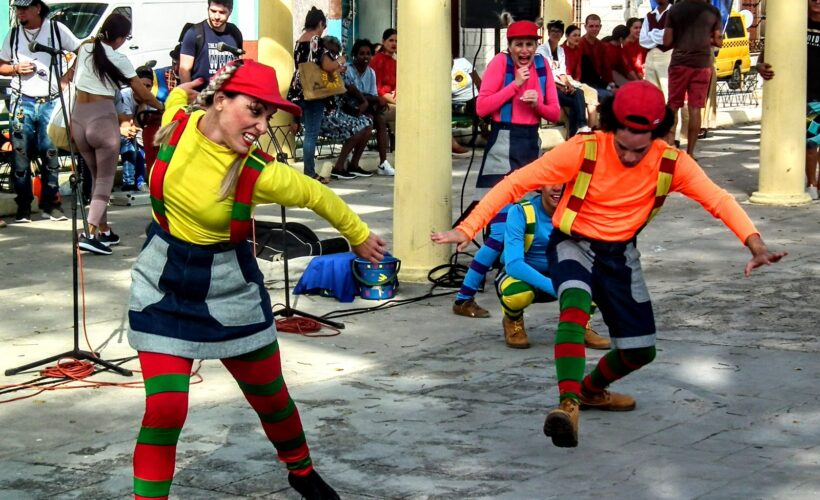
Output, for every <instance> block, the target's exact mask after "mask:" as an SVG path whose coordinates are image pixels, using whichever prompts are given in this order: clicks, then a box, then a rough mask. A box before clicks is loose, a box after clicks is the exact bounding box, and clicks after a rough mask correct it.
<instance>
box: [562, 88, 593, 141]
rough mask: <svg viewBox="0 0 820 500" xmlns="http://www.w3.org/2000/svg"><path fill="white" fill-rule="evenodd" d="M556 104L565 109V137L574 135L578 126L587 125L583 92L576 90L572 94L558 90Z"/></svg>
mask: <svg viewBox="0 0 820 500" xmlns="http://www.w3.org/2000/svg"><path fill="white" fill-rule="evenodd" d="M558 104H560V105H561V107H562V108H566V110H567V122H569V123H567V132H568V134H567V137H572V136H574V135H575V134H576V133H577V132H578V129H579V128H580V127H585V126H586V125H587V105H586V101H584V93H583V92H581V91H580V90H576V91H575V92H573V93H572V94H565V93H563V92H561V91H560V90H559V91H558Z"/></svg>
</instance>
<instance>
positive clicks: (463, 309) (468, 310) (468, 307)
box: [453, 299, 490, 318]
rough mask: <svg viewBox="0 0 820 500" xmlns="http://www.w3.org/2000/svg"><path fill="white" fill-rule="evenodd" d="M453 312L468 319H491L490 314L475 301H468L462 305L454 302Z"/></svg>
mask: <svg viewBox="0 0 820 500" xmlns="http://www.w3.org/2000/svg"><path fill="white" fill-rule="evenodd" d="M453 312H454V313H455V314H458V315H459V316H466V317H468V318H489V317H490V312H489V311H488V310H486V309H484V308H483V307H481V306H480V305H478V304H477V303H476V301H475V299H467V300H465V301H464V302H462V303H461V304H457V303H455V302H453Z"/></svg>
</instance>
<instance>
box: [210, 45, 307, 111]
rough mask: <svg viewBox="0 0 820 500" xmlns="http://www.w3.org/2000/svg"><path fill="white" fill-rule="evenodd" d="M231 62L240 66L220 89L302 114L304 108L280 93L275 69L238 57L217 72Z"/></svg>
mask: <svg viewBox="0 0 820 500" xmlns="http://www.w3.org/2000/svg"><path fill="white" fill-rule="evenodd" d="M231 64H239V65H240V66H239V68H237V70H236V71H235V72H234V74H233V75H231V78H230V79H229V80H228V81H227V82H225V83H223V84H222V87H220V88H219V90H223V91H225V92H237V93H239V94H245V95H248V96H251V97H255V98H257V99H259V100H260V101H262V102H266V103H268V104H272V105H273V106H275V107H276V108H278V109H281V110H283V111H287V112H288V113H290V114H292V115H294V116H300V115H301V114H302V108H300V107H299V106H298V105H296V104H293V103H292V102H290V101H288V100H286V99H283V98H282V96H281V95H279V82H278V81H277V79H276V70H275V69H273V68H271V67H270V66H267V65H265V64H262V63H259V62H256V61H254V60H253V59H236V60H234V61H231V62H230V63H228V64H226V65H225V66H224V67H223V68H222V69H220V70H219V72H217V74H219V73H220V72H222V71H223V70H224V69H225V68H227V67H228V66H229V65H231ZM214 78H216V75H214Z"/></svg>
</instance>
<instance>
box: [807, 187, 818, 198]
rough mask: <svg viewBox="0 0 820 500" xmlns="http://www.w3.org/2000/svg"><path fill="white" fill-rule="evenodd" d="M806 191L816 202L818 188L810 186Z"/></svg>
mask: <svg viewBox="0 0 820 500" xmlns="http://www.w3.org/2000/svg"><path fill="white" fill-rule="evenodd" d="M806 191H807V192H808V193H809V196H810V197H811V199H812V200H816V199H817V198H818V196H817V186H809V187H808V189H806Z"/></svg>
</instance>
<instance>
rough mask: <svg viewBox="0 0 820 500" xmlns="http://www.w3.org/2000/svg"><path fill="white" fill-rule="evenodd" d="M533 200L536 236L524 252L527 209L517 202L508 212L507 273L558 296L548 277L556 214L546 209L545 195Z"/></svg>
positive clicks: (505, 237) (505, 247) (506, 230)
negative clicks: (551, 236)
mask: <svg viewBox="0 0 820 500" xmlns="http://www.w3.org/2000/svg"><path fill="white" fill-rule="evenodd" d="M530 203H532V206H533V208H535V235H534V238H533V241H532V245H531V246H530V248H529V250H528V251H527V252H526V254H525V253H524V234H525V231H526V227H527V220H526V217H525V216H524V208H523V207H522V206H521V205H519V204H517V203H514V204H513V205H512V207H511V208H510V211H509V212H508V213H507V226H506V228H505V230H504V254H503V256H502V259H503V262H504V267H505V270H506V271H507V274H509V275H510V276H512V277H513V278H515V279H518V280H521V281H524V282H526V283H529V284H530V285H532V286H533V287H535V288H537V289H539V290H541V291H543V292H546V293H548V294H550V295H553V296H555V288H553V286H552V280H551V279H549V278H548V266H549V263H548V262H547V243H548V242H549V239H550V234H551V233H552V217H551V216H550V215H548V214H547V212H546V211H545V210H544V205H543V204H542V203H541V195H540V194H539V195H537V196H534V197H533V198H532V199H531V200H530Z"/></svg>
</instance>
